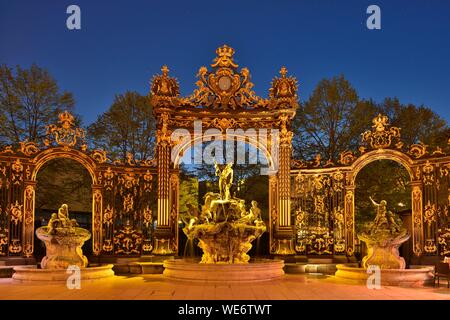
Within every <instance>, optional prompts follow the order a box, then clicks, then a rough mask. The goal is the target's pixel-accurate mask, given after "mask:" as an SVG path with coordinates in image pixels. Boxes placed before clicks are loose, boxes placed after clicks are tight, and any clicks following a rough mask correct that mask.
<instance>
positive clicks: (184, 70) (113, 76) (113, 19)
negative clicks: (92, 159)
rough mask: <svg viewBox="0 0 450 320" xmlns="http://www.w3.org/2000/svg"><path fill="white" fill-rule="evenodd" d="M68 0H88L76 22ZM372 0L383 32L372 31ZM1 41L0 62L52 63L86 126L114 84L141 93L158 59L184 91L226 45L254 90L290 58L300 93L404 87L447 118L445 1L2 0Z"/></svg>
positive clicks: (449, 5) (449, 35)
mask: <svg viewBox="0 0 450 320" xmlns="http://www.w3.org/2000/svg"><path fill="white" fill-rule="evenodd" d="M70 4H77V5H79V6H80V7H81V14H82V21H81V23H82V29H81V30H80V31H69V30H68V29H67V28H66V18H67V17H68V15H67V14H66V8H67V6H68V5H70ZM371 4H377V5H379V6H380V7H381V15H382V30H368V29H367V28H366V19H367V17H368V14H366V8H367V7H368V6H369V5H371ZM0 39H1V46H0V63H6V64H8V65H10V66H14V65H16V64H19V65H22V66H26V67H28V66H29V65H30V64H32V63H33V62H35V63H37V64H38V65H40V66H42V67H45V68H47V69H48V70H49V71H50V73H51V74H52V75H53V76H54V77H55V79H56V80H57V81H58V83H59V85H60V87H61V88H62V89H64V90H68V91H71V92H73V94H74V96H75V99H76V112H77V113H79V114H81V115H82V116H83V118H84V123H85V124H89V123H91V122H92V121H94V120H95V119H96V117H97V115H99V114H101V113H102V112H104V111H105V110H106V109H107V108H108V107H109V106H110V104H111V102H112V100H113V98H114V94H116V93H123V92H125V91H126V90H136V91H138V92H140V93H142V94H146V93H147V92H148V89H149V80H150V79H151V77H152V75H153V74H155V73H158V72H160V68H161V65H163V64H167V65H168V66H169V68H170V69H171V74H172V75H174V76H176V77H177V78H178V80H179V82H180V86H181V91H182V94H183V95H187V94H189V93H190V92H191V91H192V90H193V89H194V86H195V85H194V83H195V80H196V79H195V74H196V73H197V71H198V68H199V67H200V66H202V65H207V66H208V67H209V64H210V63H211V61H212V59H213V58H214V56H215V49H216V48H217V47H218V46H221V45H222V44H228V45H230V46H232V47H233V48H235V50H236V54H235V60H236V62H237V63H238V64H239V66H240V67H245V66H246V67H248V68H249V69H250V72H251V74H252V81H253V82H254V84H255V91H256V93H257V94H259V95H262V96H266V95H267V90H268V88H269V86H270V81H271V79H272V78H273V76H275V75H277V74H278V70H279V69H280V67H281V66H283V65H285V66H286V67H287V68H288V70H289V73H290V74H293V75H295V76H296V77H297V78H298V80H299V84H300V87H299V93H300V97H301V99H302V100H305V99H307V98H308V96H309V95H310V94H311V91H312V90H313V88H314V86H315V85H316V84H317V82H318V81H319V80H320V79H322V78H324V77H332V76H335V75H339V74H344V75H345V77H346V78H347V79H348V80H349V81H350V82H351V83H352V85H353V86H354V87H355V88H356V89H357V91H358V94H359V95H360V96H361V97H363V98H373V99H375V100H376V101H381V100H382V99H383V98H384V97H387V96H397V97H398V98H399V99H400V100H401V102H403V103H414V104H418V105H420V104H424V105H426V106H429V107H430V108H432V109H433V110H435V111H436V112H437V113H439V114H440V115H441V116H442V117H444V118H446V119H447V120H450V109H449V108H448V105H449V102H450V90H449V84H450V59H449V58H450V43H449V42H450V1H425V0H423V1H417V0H410V1H379V0H371V1H325V0H321V1H313V0H311V1H299V0H280V1H274V0H273V1H263V0H259V1H253V0H241V1H231V0H228V1H220V2H215V1H212V0H210V1H194V0H191V1H186V0H184V1H158V0H152V1H134V0H127V1H92V0H91V1H81V0H72V1H63V0H54V1H22V0H15V1H5V0H0Z"/></svg>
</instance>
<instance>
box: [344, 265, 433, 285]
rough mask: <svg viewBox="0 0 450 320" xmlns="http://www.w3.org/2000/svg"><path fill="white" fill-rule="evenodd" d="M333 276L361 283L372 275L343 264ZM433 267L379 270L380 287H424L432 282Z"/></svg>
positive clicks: (364, 270) (361, 269)
mask: <svg viewBox="0 0 450 320" xmlns="http://www.w3.org/2000/svg"><path fill="white" fill-rule="evenodd" d="M336 269H337V271H336V273H335V276H336V277H337V278H341V279H347V280H355V281H360V282H362V283H366V282H367V278H368V277H369V276H371V275H373V273H367V269H365V268H356V267H352V266H349V265H345V264H338V265H337V266H336ZM433 271H434V270H433V267H429V266H423V267H417V268H411V269H380V272H381V285H384V286H406V287H415V286H424V285H430V284H432V281H433Z"/></svg>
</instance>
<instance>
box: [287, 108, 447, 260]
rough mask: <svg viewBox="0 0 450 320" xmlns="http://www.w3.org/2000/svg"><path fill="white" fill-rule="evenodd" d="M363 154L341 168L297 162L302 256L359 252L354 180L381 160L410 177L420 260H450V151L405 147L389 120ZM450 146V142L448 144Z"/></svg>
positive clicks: (348, 156)
mask: <svg viewBox="0 0 450 320" xmlns="http://www.w3.org/2000/svg"><path fill="white" fill-rule="evenodd" d="M372 128H373V129H372V130H369V131H366V132H364V133H363V135H362V143H361V146H360V148H359V154H358V155H356V154H354V153H353V152H349V151H348V152H343V153H342V154H341V155H340V159H339V163H338V164H334V163H330V162H327V163H323V161H321V159H320V157H317V158H316V159H315V160H314V161H309V162H307V161H294V166H293V168H292V171H291V176H292V180H293V192H292V194H293V197H292V202H293V204H292V206H293V213H294V214H295V221H296V222H295V224H296V252H297V253H298V254H320V255H347V256H352V255H353V254H354V250H355V187H356V186H355V179H356V176H357V174H358V172H359V171H360V170H361V169H362V168H364V167H365V166H366V165H368V164H369V163H371V162H373V161H376V160H382V159H385V160H393V161H396V162H398V163H400V164H401V165H403V167H404V168H405V169H406V170H407V171H408V173H409V176H410V179H411V182H410V185H411V190H412V191H411V192H412V195H411V198H412V206H411V208H412V226H411V230H412V244H413V252H414V255H415V256H416V257H421V256H423V255H449V254H450V225H449V224H448V219H447V217H448V206H449V202H450V192H449V191H450V184H449V182H450V180H449V179H450V175H449V172H450V156H449V153H450V148H449V147H447V148H446V149H447V150H442V149H441V148H437V149H436V150H427V146H426V145H424V144H413V145H411V146H405V145H404V143H403V142H402V141H401V135H400V128H396V127H391V126H389V121H388V118H387V117H386V116H383V115H378V116H377V117H376V118H375V119H373V126H372ZM449 144H450V141H449Z"/></svg>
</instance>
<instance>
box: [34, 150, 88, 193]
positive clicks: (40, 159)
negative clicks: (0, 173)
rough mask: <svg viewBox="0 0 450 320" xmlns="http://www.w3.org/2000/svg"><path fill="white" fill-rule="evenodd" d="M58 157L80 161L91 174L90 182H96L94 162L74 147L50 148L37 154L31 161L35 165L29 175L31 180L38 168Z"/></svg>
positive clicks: (35, 175)
mask: <svg viewBox="0 0 450 320" xmlns="http://www.w3.org/2000/svg"><path fill="white" fill-rule="evenodd" d="M58 158H65V159H71V160H75V161H77V162H78V163H80V164H81V165H82V166H83V167H84V168H85V169H86V170H87V171H88V172H89V174H90V175H91V178H92V184H93V185H96V184H97V177H96V175H95V169H96V164H95V161H94V160H93V159H92V158H91V157H89V156H88V155H86V154H85V153H83V152H81V151H78V150H75V149H70V150H67V149H64V148H58V147H57V148H52V149H48V150H45V151H43V152H41V153H40V154H38V155H37V156H36V157H35V158H34V159H33V162H34V163H35V167H34V170H33V173H32V175H31V180H32V181H36V177H37V174H38V172H39V170H40V169H41V168H42V167H43V166H44V164H46V163H47V162H48V161H51V160H54V159H58Z"/></svg>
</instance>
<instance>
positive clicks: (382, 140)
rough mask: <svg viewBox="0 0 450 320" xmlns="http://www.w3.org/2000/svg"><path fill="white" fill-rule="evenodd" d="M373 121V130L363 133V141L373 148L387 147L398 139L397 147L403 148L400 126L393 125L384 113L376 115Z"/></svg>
mask: <svg viewBox="0 0 450 320" xmlns="http://www.w3.org/2000/svg"><path fill="white" fill-rule="evenodd" d="M372 122H373V126H372V130H368V131H366V132H364V133H363V134H362V141H363V143H367V145H368V146H369V147H370V148H372V149H386V148H389V147H391V145H392V143H393V142H394V141H396V142H397V143H396V144H395V147H396V148H397V149H401V147H402V146H403V144H402V142H401V141H400V128H397V127H391V126H390V125H389V118H388V117H387V116H385V115H382V114H379V115H378V116H376V117H375V118H374V119H373V120H372Z"/></svg>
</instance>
